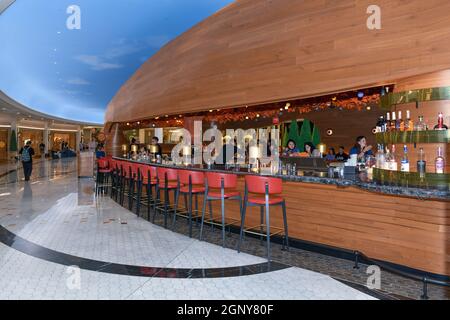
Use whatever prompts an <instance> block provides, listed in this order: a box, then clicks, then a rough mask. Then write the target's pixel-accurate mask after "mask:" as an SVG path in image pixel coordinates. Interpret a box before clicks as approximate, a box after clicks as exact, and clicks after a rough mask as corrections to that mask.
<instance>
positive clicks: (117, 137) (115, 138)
mask: <svg viewBox="0 0 450 320" xmlns="http://www.w3.org/2000/svg"><path fill="white" fill-rule="evenodd" d="M104 132H105V136H106V141H105V151H106V154H107V155H111V156H113V157H121V156H122V155H123V152H122V145H123V144H125V143H128V142H127V141H126V139H125V136H124V134H123V131H122V129H121V128H120V125H119V123H107V124H106V125H105V131H104Z"/></svg>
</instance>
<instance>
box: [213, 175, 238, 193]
mask: <svg viewBox="0 0 450 320" xmlns="http://www.w3.org/2000/svg"><path fill="white" fill-rule="evenodd" d="M206 179H207V181H208V188H217V189H220V188H222V181H223V187H224V188H225V189H228V188H230V189H231V188H236V186H237V175H235V174H230V173H217V172H207V173H206Z"/></svg>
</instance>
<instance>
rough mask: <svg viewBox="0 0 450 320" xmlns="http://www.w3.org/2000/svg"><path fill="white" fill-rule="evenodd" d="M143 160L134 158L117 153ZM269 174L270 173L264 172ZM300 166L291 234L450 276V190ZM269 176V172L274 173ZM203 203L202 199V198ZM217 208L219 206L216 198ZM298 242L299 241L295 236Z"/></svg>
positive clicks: (290, 207)
mask: <svg viewBox="0 0 450 320" xmlns="http://www.w3.org/2000/svg"><path fill="white" fill-rule="evenodd" d="M115 159H117V160H126V161H130V162H137V163H141V164H142V163H143V162H140V161H133V160H130V159H123V158H115ZM149 165H152V166H161V167H170V168H176V169H181V170H183V169H187V170H199V171H205V172H206V171H207V172H212V171H214V172H225V173H235V174H237V175H239V176H241V178H240V179H239V182H238V188H239V190H241V192H242V193H243V190H244V179H243V176H245V175H248V174H252V175H255V174H259V173H257V172H251V171H250V172H249V170H248V169H229V170H225V168H224V166H218V165H216V166H214V167H212V168H210V169H208V168H206V166H205V167H202V166H189V167H187V166H174V165H164V164H154V163H149ZM264 175H265V176H268V175H266V174H264ZM323 175H324V174H323V173H322V174H309V173H307V172H302V171H298V175H297V176H285V175H274V177H279V178H281V179H283V181H284V184H283V196H284V198H285V199H286V206H287V214H288V225H289V237H290V238H293V239H296V240H301V241H306V242H307V243H313V244H318V245H322V246H323V245H325V246H332V247H334V248H337V249H343V250H351V251H359V252H362V253H363V254H364V255H366V256H368V257H370V258H372V259H377V260H382V261H386V262H389V263H393V264H397V265H400V266H404V267H408V268H412V269H416V270H418V271H423V272H426V273H431V274H437V275H444V276H450V237H449V236H450V228H449V226H448V221H450V191H449V190H448V189H446V190H436V189H422V188H408V187H404V186H399V185H381V184H378V183H376V182H372V181H370V180H368V179H367V178H366V177H365V176H359V177H358V178H357V179H355V180H348V179H337V178H328V177H327V174H326V173H325V176H323ZM269 176H270V175H269ZM200 203H201V202H200ZM225 206H226V215H227V216H229V217H231V218H236V219H239V218H240V216H239V208H238V206H237V204H236V202H235V201H229V202H228V201H226V205H225ZM213 208H214V209H213V210H219V207H218V206H217V204H214V202H213ZM271 210H273V212H272V213H271V219H272V221H271V222H270V223H271V224H272V225H274V226H276V227H281V226H282V215H281V211H278V210H279V209H277V208H273V209H272V208H271ZM247 217H248V218H247V219H246V225H248V226H254V225H257V224H259V221H258V220H259V212H257V209H250V210H249V211H248V213H247ZM294 242H295V241H294Z"/></svg>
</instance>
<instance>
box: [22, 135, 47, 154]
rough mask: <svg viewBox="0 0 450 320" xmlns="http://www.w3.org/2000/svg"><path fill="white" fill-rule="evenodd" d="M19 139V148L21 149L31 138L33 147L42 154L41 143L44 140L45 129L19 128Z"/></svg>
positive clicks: (36, 152) (37, 152)
mask: <svg viewBox="0 0 450 320" xmlns="http://www.w3.org/2000/svg"><path fill="white" fill-rule="evenodd" d="M17 140H18V150H20V148H22V147H23V146H24V145H25V143H26V142H27V141H28V140H31V147H32V148H33V149H34V152H35V154H36V155H40V151H39V145H40V144H41V143H42V142H44V131H43V130H39V129H27V128H19V129H18V134H17ZM44 143H45V142H44Z"/></svg>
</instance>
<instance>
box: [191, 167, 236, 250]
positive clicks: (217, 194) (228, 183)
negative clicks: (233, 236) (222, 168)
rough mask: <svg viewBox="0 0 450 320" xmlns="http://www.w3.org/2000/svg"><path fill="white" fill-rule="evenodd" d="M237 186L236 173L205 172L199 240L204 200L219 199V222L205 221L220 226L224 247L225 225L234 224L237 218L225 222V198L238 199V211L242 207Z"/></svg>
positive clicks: (203, 220) (204, 209)
mask: <svg viewBox="0 0 450 320" xmlns="http://www.w3.org/2000/svg"><path fill="white" fill-rule="evenodd" d="M236 187H237V175H235V174H229V173H215V172H208V173H206V183H205V196H204V198H203V209H202V223H201V227H200V240H202V238H203V224H204V222H205V211H206V202H207V201H214V200H220V201H221V213H222V215H221V223H220V224H218V223H216V222H215V221H214V218H211V219H210V220H209V221H207V223H211V224H218V225H221V226H222V246H223V247H225V227H226V226H229V225H232V224H234V223H235V222H237V221H238V220H236V219H228V220H229V221H231V222H229V223H227V224H226V223H225V200H238V201H239V208H240V209H239V211H240V212H241V211H242V210H241V208H242V204H241V202H242V198H241V194H240V192H239V191H237V190H236Z"/></svg>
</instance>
